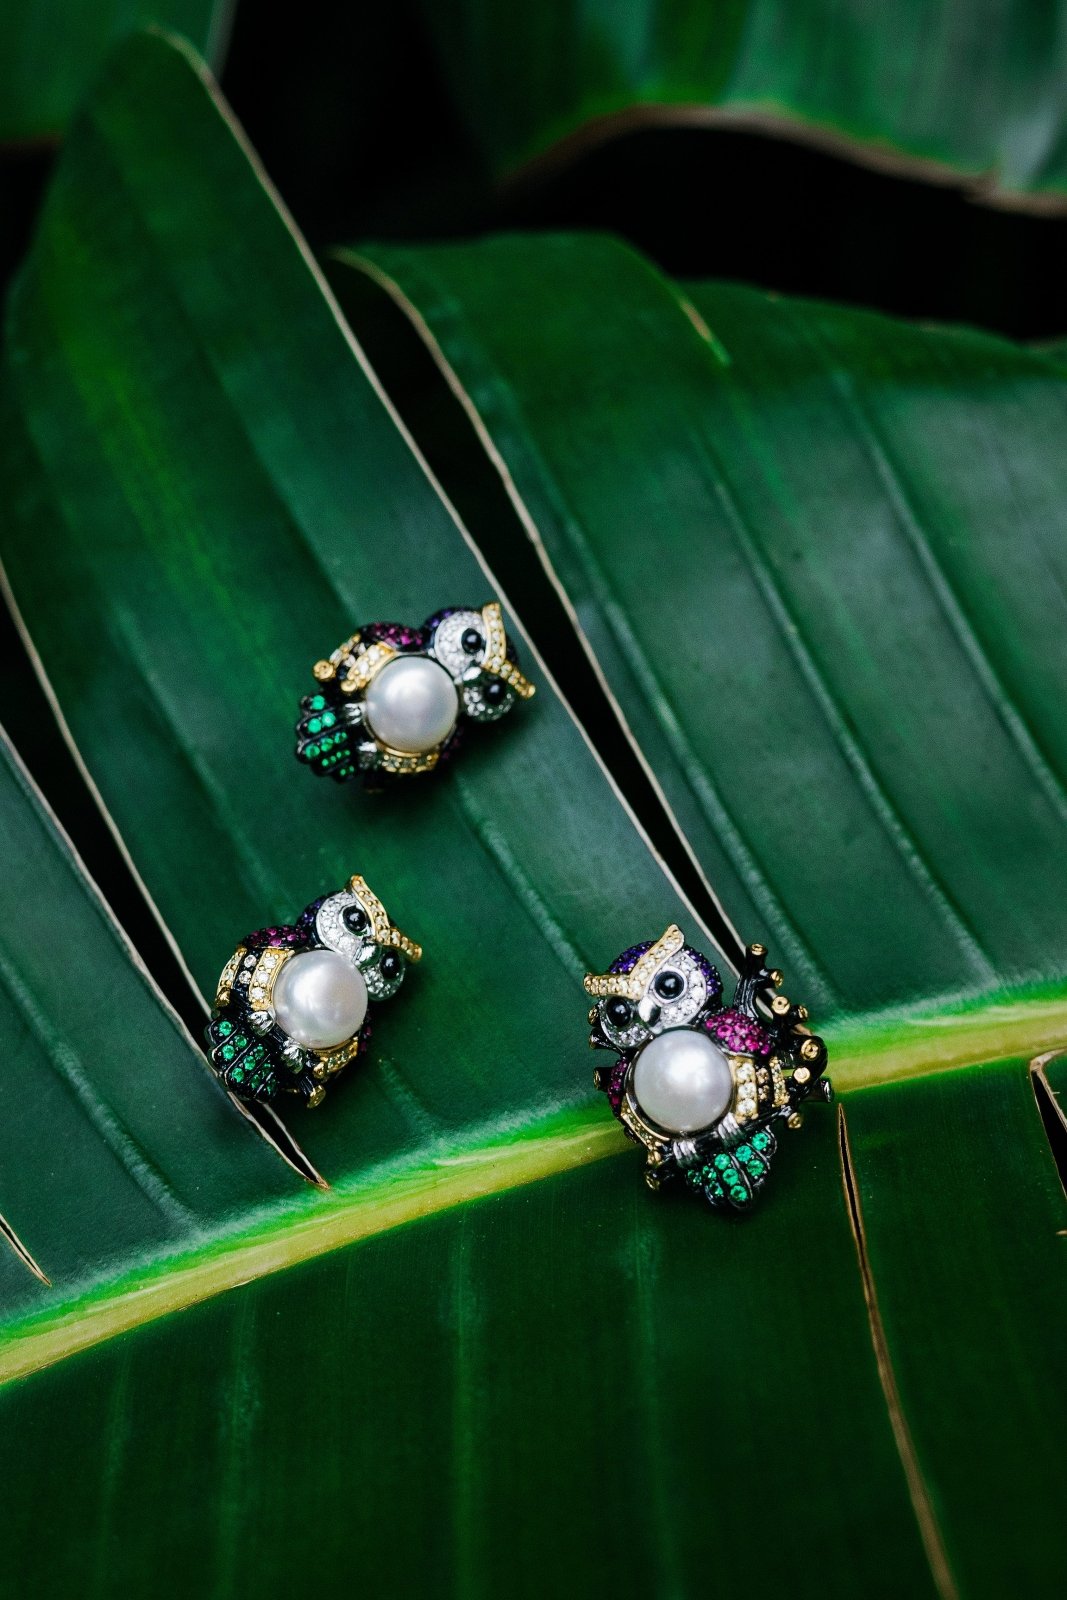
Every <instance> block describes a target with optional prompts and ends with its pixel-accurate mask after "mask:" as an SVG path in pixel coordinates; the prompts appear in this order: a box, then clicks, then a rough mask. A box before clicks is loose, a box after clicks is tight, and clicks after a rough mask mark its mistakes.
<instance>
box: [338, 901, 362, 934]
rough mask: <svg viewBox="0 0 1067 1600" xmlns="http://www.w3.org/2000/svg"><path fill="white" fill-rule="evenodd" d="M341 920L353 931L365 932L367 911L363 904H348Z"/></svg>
mask: <svg viewBox="0 0 1067 1600" xmlns="http://www.w3.org/2000/svg"><path fill="white" fill-rule="evenodd" d="M341 921H342V922H343V923H344V925H345V927H346V928H348V929H349V930H350V931H351V932H352V933H363V932H364V930H365V929H366V926H367V913H366V912H365V911H364V910H363V908H362V907H361V906H346V907H345V909H344V911H343V912H342V913H341Z"/></svg>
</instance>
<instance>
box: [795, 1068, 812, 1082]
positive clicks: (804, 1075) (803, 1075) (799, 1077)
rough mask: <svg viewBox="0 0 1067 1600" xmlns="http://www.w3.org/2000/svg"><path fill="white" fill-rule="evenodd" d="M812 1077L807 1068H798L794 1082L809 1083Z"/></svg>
mask: <svg viewBox="0 0 1067 1600" xmlns="http://www.w3.org/2000/svg"><path fill="white" fill-rule="evenodd" d="M810 1077H811V1073H810V1072H809V1071H808V1069H807V1067H798V1068H797V1070H796V1071H795V1072H794V1074H793V1082H794V1083H807V1082H808V1079H809V1078H810Z"/></svg>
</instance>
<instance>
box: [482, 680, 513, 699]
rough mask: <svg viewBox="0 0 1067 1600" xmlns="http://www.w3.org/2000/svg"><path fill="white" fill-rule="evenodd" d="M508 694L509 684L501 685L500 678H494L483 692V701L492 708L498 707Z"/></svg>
mask: <svg viewBox="0 0 1067 1600" xmlns="http://www.w3.org/2000/svg"><path fill="white" fill-rule="evenodd" d="M507 692H508V686H507V684H506V683H501V681H500V679H499V678H493V679H491V681H490V682H489V683H487V684H486V686H485V688H484V689H483V690H482V699H483V700H485V701H487V703H488V704H489V705H491V706H498V705H499V704H500V702H501V700H503V698H504V696H505V695H506V694H507Z"/></svg>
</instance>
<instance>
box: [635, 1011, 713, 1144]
mask: <svg viewBox="0 0 1067 1600" xmlns="http://www.w3.org/2000/svg"><path fill="white" fill-rule="evenodd" d="M733 1087H734V1085H733V1075H732V1073H731V1072H730V1063H729V1062H728V1061H727V1059H726V1057H725V1055H724V1054H723V1052H722V1051H721V1050H720V1049H719V1047H718V1045H716V1044H712V1042H711V1040H710V1039H709V1038H708V1036H707V1034H706V1033H698V1032H697V1031H696V1030H695V1029H694V1028H668V1029H667V1031H666V1033H661V1034H658V1035H657V1036H656V1038H654V1039H651V1040H650V1041H649V1042H648V1044H646V1045H645V1047H644V1049H643V1050H641V1052H640V1053H639V1055H638V1057H637V1060H636V1062H635V1063H634V1098H635V1099H636V1101H637V1103H638V1105H639V1106H640V1107H641V1110H642V1111H643V1112H644V1113H645V1115H646V1116H647V1117H648V1119H649V1120H650V1121H651V1122H654V1123H656V1125H657V1126H658V1127H660V1128H665V1129H666V1130H667V1132H668V1133H695V1132H696V1131H697V1129H699V1128H707V1127H710V1125H711V1124H712V1123H713V1122H718V1120H719V1118H720V1117H721V1116H722V1114H723V1112H724V1111H725V1110H726V1109H727V1108H728V1106H729V1104H730V1100H731V1097H732V1095H733Z"/></svg>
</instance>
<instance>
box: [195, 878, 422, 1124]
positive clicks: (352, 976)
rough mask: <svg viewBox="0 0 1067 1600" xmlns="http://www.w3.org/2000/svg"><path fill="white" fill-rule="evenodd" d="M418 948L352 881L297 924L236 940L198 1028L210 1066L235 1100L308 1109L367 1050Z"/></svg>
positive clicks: (359, 880) (309, 909) (365, 888)
mask: <svg viewBox="0 0 1067 1600" xmlns="http://www.w3.org/2000/svg"><path fill="white" fill-rule="evenodd" d="M421 959H422V948H421V946H420V945H417V944H415V943H413V941H412V940H411V939H408V938H406V937H405V936H404V934H402V933H401V932H400V930H399V929H398V928H395V927H394V926H393V924H392V923H391V922H390V920H389V918H388V916H387V914H386V911H385V907H384V906H383V905H382V902H381V901H380V900H379V899H378V896H377V895H376V894H374V892H373V891H372V890H371V889H370V888H369V887H368V885H367V884H366V882H365V881H364V879H362V878H360V877H353V878H350V879H349V881H348V886H347V888H344V889H340V890H338V892H337V893H336V894H328V895H323V896H321V897H320V898H319V899H318V900H313V901H312V903H311V904H310V905H309V906H308V907H306V909H305V910H304V911H302V912H301V914H300V916H299V917H298V918H297V920H296V922H295V923H294V924H293V925H292V927H289V926H283V927H279V928H262V929H261V930H260V931H259V932H258V933H252V934H249V936H248V938H247V939H242V940H241V943H240V944H239V945H238V946H237V949H236V950H235V951H234V953H233V955H232V956H231V957H230V959H229V961H227V963H226V965H225V967H224V968H223V970H222V976H221V977H220V978H219V984H218V992H217V993H216V995H215V1007H214V1010H213V1011H212V1014H211V1021H210V1023H209V1024H208V1027H207V1034H206V1037H207V1043H208V1052H209V1055H210V1057H211V1065H212V1067H213V1068H214V1069H215V1072H216V1073H217V1075H218V1077H219V1078H220V1079H221V1081H222V1083H223V1085H224V1087H225V1088H226V1089H228V1090H229V1091H230V1093H231V1094H234V1095H236V1096H237V1097H238V1098H239V1099H241V1100H260V1101H271V1100H276V1099H277V1098H278V1096H279V1095H281V1094H296V1095H299V1096H300V1097H301V1099H302V1100H303V1102H304V1104H305V1105H306V1106H308V1107H311V1106H317V1105H318V1104H319V1103H320V1102H321V1100H322V1098H323V1096H324V1095H325V1093H326V1087H327V1084H328V1083H329V1082H330V1081H331V1080H332V1079H333V1078H334V1077H335V1076H336V1074H337V1073H339V1072H340V1071H341V1069H342V1068H343V1067H347V1066H348V1065H349V1063H350V1062H352V1061H355V1060H356V1059H357V1058H358V1057H360V1056H362V1055H363V1054H364V1053H365V1052H366V1049H367V1046H368V1044H369V1043H370V1034H371V1022H370V1015H369V1012H370V1009H371V1007H372V1006H374V1005H377V1004H379V1003H380V1002H381V1001H383V1000H391V999H392V997H393V995H394V994H395V993H396V991H397V990H398V989H399V988H400V985H401V984H402V983H403V981H404V973H405V972H406V970H407V966H408V963H409V962H411V961H419V960H421Z"/></svg>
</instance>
